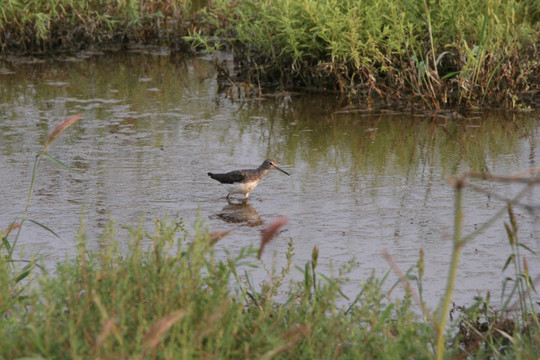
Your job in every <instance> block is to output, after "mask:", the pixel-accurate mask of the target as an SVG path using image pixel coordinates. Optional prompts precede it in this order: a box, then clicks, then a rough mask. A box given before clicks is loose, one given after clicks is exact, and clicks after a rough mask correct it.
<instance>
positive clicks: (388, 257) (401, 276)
mask: <svg viewBox="0 0 540 360" xmlns="http://www.w3.org/2000/svg"><path fill="white" fill-rule="evenodd" d="M383 257H384V258H385V259H386V261H387V262H388V263H389V264H390V267H392V270H394V273H395V274H396V275H397V276H398V277H399V279H400V281H401V283H402V284H403V287H405V288H406V289H407V291H408V292H409V293H410V294H411V296H412V298H413V300H414V301H415V302H416V304H417V305H418V307H420V309H421V310H422V313H423V314H424V315H425V316H426V317H427V318H428V319H429V321H430V322H431V324H432V325H433V326H435V327H437V323H436V322H435V319H434V318H433V315H432V314H431V311H429V309H428V308H426V306H425V304H424V303H423V302H422V300H420V296H419V295H418V293H417V292H416V291H414V289H413V288H412V286H411V283H410V282H409V280H408V279H407V277H406V276H405V274H404V273H403V271H401V269H400V268H399V266H398V264H396V262H395V261H394V259H393V258H392V255H390V253H388V251H387V250H383Z"/></svg>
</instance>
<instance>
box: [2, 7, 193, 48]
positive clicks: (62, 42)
mask: <svg viewBox="0 0 540 360" xmlns="http://www.w3.org/2000/svg"><path fill="white" fill-rule="evenodd" d="M199 2H200V1H194V3H195V4H198V3H199ZM191 13H192V1H191V0H89V1H88V0H84V1H83V0H25V1H23V0H4V1H1V2H0V44H1V48H0V50H1V51H17V52H23V53H24V52H30V53H35V52H41V53H48V52H53V51H59V50H70V51H73V50H84V49H86V48H88V47H90V46H92V45H97V46H103V45H111V44H116V45H122V44H136V43H149V44H157V45H166V46H170V47H172V48H177V47H182V46H185V43H184V42H183V41H182V40H181V36H183V35H185V34H186V31H187V30H186V27H185V22H186V21H187V20H188V19H189V18H190V17H191Z"/></svg>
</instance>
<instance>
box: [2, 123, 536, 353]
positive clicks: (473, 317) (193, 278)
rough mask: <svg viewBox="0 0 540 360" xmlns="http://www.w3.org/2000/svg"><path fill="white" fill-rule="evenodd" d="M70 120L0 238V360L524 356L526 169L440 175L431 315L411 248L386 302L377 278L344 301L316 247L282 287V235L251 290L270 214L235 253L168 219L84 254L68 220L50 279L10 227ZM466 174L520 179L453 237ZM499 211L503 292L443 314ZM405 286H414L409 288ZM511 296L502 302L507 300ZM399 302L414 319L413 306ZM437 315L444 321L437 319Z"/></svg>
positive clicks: (531, 335) (528, 298) (532, 330)
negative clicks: (67, 249) (446, 207)
mask: <svg viewBox="0 0 540 360" xmlns="http://www.w3.org/2000/svg"><path fill="white" fill-rule="evenodd" d="M81 116H82V115H81V114H79V115H75V116H72V117H70V118H68V119H66V120H64V121H62V122H61V123H59V124H58V125H57V126H56V127H55V128H54V129H53V131H52V132H51V133H50V134H49V136H48V137H47V140H46V142H45V145H44V147H43V150H42V152H41V153H39V154H38V155H36V158H35V163H34V164H35V165H34V170H33V172H32V179H31V185H30V190H29V195H28V198H27V206H26V208H25V211H24V213H23V215H22V217H21V221H20V222H19V223H13V224H11V225H10V226H9V227H8V228H7V229H6V230H4V231H3V232H2V234H1V237H2V239H1V242H0V287H1V288H2V291H0V315H1V316H0V339H2V341H1V342H0V358H2V359H4V358H5V359H16V358H32V359H46V358H54V359H86V358H103V359H124V358H126V359H127V358H130V359H131V358H133V359H138V358H141V359H142V358H159V359H177V358H182V359H184V358H194V359H199V358H222V359H239V358H241V359H244V358H260V359H272V358H283V359H314V358H316V359H336V358H340V359H341V358H343V359H371V358H383V359H401V358H414V359H423V358H426V359H427V358H436V359H438V360H442V359H443V358H469V359H486V358H497V359H507V358H508V359H513V358H523V359H529V358H530V359H536V358H537V356H538V355H537V354H538V352H539V350H540V341H539V339H540V321H539V316H538V314H537V312H536V310H535V309H536V303H535V300H534V293H535V285H534V283H535V282H534V281H533V280H532V278H531V275H530V274H529V271H528V265H527V261H526V259H525V257H523V256H522V252H523V251H527V252H532V251H531V250H530V249H529V248H528V247H527V246H525V245H524V244H522V243H521V242H520V241H519V236H518V224H517V221H516V217H515V215H514V213H513V210H512V206H511V205H510V204H516V205H523V204H521V201H522V200H523V198H524V197H525V196H526V195H527V194H530V191H532V187H533V186H534V185H535V184H536V183H537V179H538V176H539V175H540V168H538V169H532V170H531V171H528V172H524V173H519V174H514V175H511V176H508V177H504V176H495V175H491V174H484V173H481V174H477V173H466V174H462V175H460V176H458V177H456V178H454V179H453V181H452V182H453V186H454V187H455V190H456V202H455V210H456V211H455V229H454V247H453V251H452V254H451V257H452V261H451V265H450V269H449V276H448V279H447V280H448V283H447V287H446V294H445V295H444V296H443V298H442V299H441V302H440V305H439V309H438V310H437V311H435V312H433V313H432V312H431V311H430V310H429V309H427V308H426V307H425V306H424V304H423V303H422V301H421V296H422V291H421V289H422V277H423V269H424V265H423V256H422V253H420V256H419V260H418V264H417V266H416V271H408V272H407V273H406V274H402V273H401V270H400V269H399V268H397V266H396V264H395V263H394V262H393V261H392V259H391V257H390V256H389V255H387V258H388V259H389V263H390V264H391V265H392V267H393V268H394V271H395V272H396V273H397V274H398V275H400V277H401V280H402V282H403V284H405V285H406V289H407V290H406V293H405V295H404V296H402V297H398V298H396V299H394V300H390V299H389V298H388V297H387V296H386V295H387V294H386V293H384V292H383V291H382V285H383V283H384V279H377V278H375V277H373V276H372V277H370V278H369V279H365V281H363V283H362V287H361V289H360V290H359V292H358V294H357V295H356V296H355V298H354V299H348V298H345V295H343V291H342V287H343V286H344V285H345V284H346V282H347V274H348V273H349V271H350V270H351V268H352V264H353V263H352V262H351V263H350V264H348V265H346V266H344V267H343V268H341V269H339V271H338V273H337V275H336V276H331V277H328V276H324V275H321V274H320V273H318V272H317V264H318V257H319V253H318V249H317V247H315V248H314V249H313V252H312V256H311V260H310V261H309V262H308V263H306V264H305V266H304V267H301V268H298V269H299V270H300V271H301V272H302V275H303V276H302V277H301V280H291V281H290V283H289V287H288V290H284V288H285V285H284V281H285V279H286V278H287V275H288V274H290V272H291V269H292V261H293V253H294V247H293V242H292V240H291V241H290V242H289V247H288V251H287V254H286V258H287V264H286V265H285V267H284V268H283V269H281V271H279V272H272V273H269V274H268V279H267V280H266V281H265V282H263V283H261V284H258V285H254V284H253V281H252V280H251V279H250V277H249V274H248V273H247V272H246V271H245V269H246V267H248V266H253V265H257V264H258V260H256V259H259V258H260V255H261V253H262V251H263V250H264V246H265V244H267V243H268V242H269V241H271V240H272V237H274V236H275V235H276V234H277V233H278V231H279V229H280V228H281V227H283V226H285V225H286V223H287V220H286V219H284V218H278V219H276V220H275V221H273V222H271V223H270V224H269V225H268V227H267V228H266V229H265V230H263V231H262V235H261V245H260V247H259V249H258V251H256V250H255V249H253V248H248V249H243V250H242V251H239V252H238V253H236V254H229V255H228V257H227V258H221V259H217V258H216V257H215V256H214V245H215V244H216V243H217V242H218V241H220V239H221V238H223V237H224V236H227V235H228V234H229V232H230V231H225V232H214V233H208V231H207V230H206V229H205V228H204V226H203V224H201V223H197V224H196V225H195V231H194V233H193V234H190V233H189V232H187V231H186V230H185V227H184V224H183V222H182V221H180V220H179V221H169V220H168V219H164V220H162V221H160V220H157V219H156V221H155V225H154V229H153V231H149V230H147V229H145V228H143V227H142V226H141V225H139V226H135V227H123V228H124V229H126V230H128V232H127V233H128V234H129V238H128V239H126V238H122V239H116V235H115V234H116V228H117V225H115V224H114V223H113V222H110V223H108V224H107V226H106V227H105V229H104V231H103V234H102V236H101V239H100V242H99V250H95V251H92V250H90V249H89V248H88V243H89V240H88V238H87V235H86V231H85V225H84V222H82V224H81V226H80V228H79V230H78V232H77V234H76V240H77V241H76V243H77V250H78V251H77V256H75V257H74V258H73V259H66V260H65V261H64V262H61V263H59V264H58V266H57V268H56V269H55V271H54V273H50V272H49V271H47V270H46V269H45V268H44V267H42V266H40V264H39V262H38V261H36V260H35V259H33V260H30V261H29V260H25V261H21V260H17V259H16V256H15V249H16V248H17V242H18V240H19V238H20V234H21V232H20V230H21V228H22V227H23V226H26V225H25V223H27V222H28V221H30V220H29V219H28V217H27V216H28V209H29V204H30V200H31V198H32V192H33V186H34V183H35V179H36V177H37V174H38V169H39V165H40V162H41V160H42V159H44V160H50V161H52V162H54V163H56V164H57V165H60V166H62V167H65V168H67V169H69V168H68V167H67V166H66V165H64V164H63V163H61V162H60V161H58V160H57V159H55V158H53V157H51V156H49V155H47V149H48V148H49V146H50V145H51V144H52V143H53V142H54V141H55V140H56V139H57V138H58V137H59V136H60V135H61V134H62V133H63V132H64V131H65V130H66V129H68V128H69V127H71V126H72V125H73V124H75V123H76V122H77V121H78V120H79V118H81ZM474 178H482V179H486V180H492V181H502V182H510V181H515V182H521V183H525V187H524V189H523V190H522V191H521V192H520V193H519V194H518V195H516V196H515V197H514V198H513V199H509V200H508V203H509V205H508V206H507V207H504V208H502V209H501V210H499V211H498V212H497V213H496V214H494V215H493V217H492V218H491V219H489V220H488V221H486V222H485V223H484V224H480V225H479V226H478V228H477V229H476V230H474V231H473V233H471V234H462V229H461V228H462V226H461V218H462V208H461V198H462V197H463V191H464V189H465V188H467V187H472V186H473V185H470V184H469V182H470V181H471V179H474ZM529 208H530V207H529ZM505 212H508V215H509V222H508V223H506V224H505V227H506V231H507V234H508V238H509V244H510V254H509V257H508V260H507V261H506V264H505V266H504V268H503V270H504V269H506V268H507V267H509V268H511V267H513V268H514V276H513V277H512V276H507V278H506V282H507V286H506V288H508V289H510V294H509V295H505V294H503V296H505V297H506V301H505V303H504V304H503V307H502V309H500V311H495V310H493V309H492V308H491V307H490V305H489V297H488V298H487V299H482V298H480V299H478V301H477V303H476V304H474V305H473V306H471V307H470V308H456V307H454V308H452V309H451V308H450V303H451V296H452V292H453V287H454V283H455V273H456V271H457V268H458V266H459V254H460V252H461V249H462V248H463V247H464V246H466V245H467V244H468V243H469V242H470V241H471V240H473V239H474V238H475V237H476V236H477V235H478V234H479V233H480V232H481V231H482V230H483V229H485V228H486V227H488V226H490V225H491V224H492V223H493V222H494V221H495V220H496V219H499V218H500V216H501V215H502V214H504V213H505ZM33 223H34V224H37V225H41V226H42V227H44V228H45V229H48V228H47V227H45V226H44V225H43V224H40V223H38V222H36V221H33ZM48 230H49V231H50V229H48ZM92 243H95V241H92ZM120 244H122V245H126V244H127V245H128V246H127V249H123V250H120ZM256 253H257V256H256V257H255V254H256ZM21 264H22V265H21ZM272 268H273V267H272ZM412 281H416V283H417V285H418V286H417V289H418V290H414V289H413V288H412V287H411V282H412ZM514 294H515V295H517V298H518V305H517V306H515V307H513V306H510V305H509V302H510V301H511V300H512V299H514V298H515V297H514ZM278 295H279V301H278V300H277V299H278ZM411 299H414V300H415V302H416V304H417V305H418V307H419V308H420V309H421V313H420V314H418V313H415V312H414V311H413V308H412V302H411ZM344 304H345V305H344ZM449 313H451V314H454V316H457V319H456V320H455V322H453V323H452V324H451V327H448V326H447V318H448V315H449Z"/></svg>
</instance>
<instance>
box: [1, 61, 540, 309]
mask: <svg viewBox="0 0 540 360" xmlns="http://www.w3.org/2000/svg"><path fill="white" fill-rule="evenodd" d="M1 70H2V71H0V133H1V137H2V141H1V144H0V181H1V183H2V186H1V187H0V227H1V228H2V229H3V228H6V227H7V225H8V224H9V223H10V222H11V221H13V220H16V219H20V216H21V215H22V212H23V210H24V206H25V201H26V196H27V193H28V188H29V185H30V176H31V171H32V166H33V160H34V156H35V154H36V153H38V152H40V151H41V149H42V147H43V144H44V142H45V138H46V135H47V134H48V133H49V132H50V131H51V130H52V129H53V128H54V126H55V125H56V124H57V123H58V122H60V121H61V120H63V119H65V118H67V117H69V116H71V115H74V114H77V113H83V114H84V115H83V117H82V118H81V120H79V122H78V123H77V124H76V125H74V126H73V127H72V128H70V129H68V130H67V131H66V133H65V134H63V135H62V137H61V138H60V139H59V140H58V141H57V142H56V143H54V144H53V146H51V148H50V150H49V154H50V155H52V156H54V157H56V158H58V159H59V160H61V161H62V162H64V163H66V164H67V165H69V166H70V167H73V168H75V169H77V170H79V172H80V173H79V174H74V173H70V172H67V171H66V170H65V169H62V168H60V167H58V166H55V165H53V164H50V163H43V166H42V167H41V168H40V172H39V176H38V180H37V183H36V187H35V193H34V197H33V198H32V203H31V210H30V214H29V217H30V218H31V219H34V220H37V221H39V222H41V223H43V224H45V225H47V226H48V227H50V228H51V229H53V230H54V231H55V232H56V233H57V234H58V235H59V236H60V238H56V237H55V236H53V235H52V234H51V233H49V232H47V231H45V230H44V229H42V228H40V227H38V226H35V225H32V224H30V223H27V224H26V226H25V228H24V229H23V232H22V238H21V242H20V245H24V248H25V252H26V254H34V253H40V254H43V255H46V262H47V264H49V266H51V267H53V264H54V263H55V262H56V261H60V260H62V259H64V258H65V256H69V255H72V254H73V253H74V251H75V237H74V232H75V231H76V230H77V228H78V226H79V223H80V217H81V216H82V214H83V209H85V210H84V218H85V219H86V223H87V225H86V230H87V232H88V234H89V242H90V246H93V247H94V248H96V249H97V248H98V247H99V244H100V235H101V232H102V230H103V227H104V225H105V224H106V222H107V220H108V219H109V218H112V219H114V220H115V221H116V222H118V223H120V224H125V225H135V224H136V223H137V222H138V221H139V220H140V219H141V218H142V217H143V215H144V219H145V220H144V221H143V222H144V223H145V224H146V225H147V226H148V228H149V230H150V229H151V226H152V222H153V219H154V218H156V217H157V218H164V217H165V216H169V218H171V219H182V220H183V221H184V223H185V224H187V227H188V228H189V229H192V228H193V224H194V223H195V221H196V219H197V217H200V218H202V219H203V220H204V221H205V224H206V225H207V226H208V227H209V229H210V230H225V229H229V228H231V227H234V228H235V230H234V232H233V233H232V234H231V235H229V236H228V237H226V238H224V239H222V240H221V241H220V242H219V243H218V244H217V245H216V252H217V254H218V256H222V257H224V256H226V255H225V253H226V251H227V252H229V253H231V254H235V253H237V252H239V251H240V249H241V248H242V247H246V246H248V245H250V244H251V245H254V246H256V245H257V244H258V241H259V236H260V235H259V233H260V230H261V229H262V228H263V227H264V226H265V225H266V224H268V223H269V222H270V221H271V220H272V219H274V218H275V217H277V216H279V215H285V216H287V218H288V219H289V220H290V223H289V224H288V225H287V226H286V227H285V229H284V231H283V232H282V233H281V234H280V235H279V237H278V238H276V239H275V240H274V241H273V242H272V243H270V245H269V246H268V247H267V249H266V250H265V253H264V256H263V261H265V263H266V264H268V266H271V264H272V261H273V259H274V254H276V259H277V260H276V261H277V265H278V266H279V265H280V264H283V263H285V258H284V253H285V251H286V248H287V242H288V240H289V239H290V238H292V239H294V246H295V254H296V255H295V258H294V259H295V260H294V263H295V264H297V265H300V266H303V264H304V263H305V262H306V261H308V260H309V259H310V258H311V252H312V249H313V247H314V246H318V247H319V253H320V259H319V264H320V271H321V272H323V273H325V274H329V273H330V272H331V269H334V272H337V269H338V268H339V267H340V266H342V265H344V264H346V263H347V262H348V261H349V260H350V259H351V258H353V257H354V258H355V264H356V266H355V267H354V269H353V270H352V272H351V273H350V275H349V277H350V278H351V282H350V283H349V285H348V286H347V288H346V289H345V292H346V293H347V294H349V295H352V296H354V295H355V293H357V292H358V291H359V290H360V287H361V281H362V280H363V279H366V278H367V277H368V276H369V275H370V274H371V272H372V271H373V270H375V271H376V274H377V275H379V276H383V275H384V273H385V272H386V271H387V270H388V269H389V265H388V263H387V262H386V260H384V259H383V258H382V256H381V254H382V252H383V250H384V249H386V250H388V251H389V252H390V254H391V255H392V256H393V258H394V259H395V261H396V262H397V263H398V264H399V266H400V267H401V268H402V269H403V270H406V269H407V268H409V267H410V266H413V265H414V264H416V262H417V260H418V254H419V250H420V249H423V250H424V254H425V280H424V291H425V294H424V295H425V298H426V299H427V301H428V303H429V304H430V305H431V306H434V305H435V304H436V302H437V300H438V299H439V297H440V295H441V294H442V291H443V289H444V286H445V281H446V274H447V271H448V263H449V260H450V252H451V248H452V241H451V238H452V233H453V221H454V220H453V215H454V191H453V188H452V187H451V186H450V185H449V183H448V178H449V176H451V175H454V174H457V173H459V172H462V171H469V170H472V171H488V172H493V173H497V174H510V173H513V172H517V171H521V170H525V169H528V168H531V167H535V166H537V163H536V153H537V151H538V143H537V137H538V120H539V119H540V115H539V113H538V112H525V113H509V112H504V111H492V112H490V113H487V114H486V113H477V114H469V116H468V117H461V116H459V115H458V114H451V113H447V114H443V116H437V117H435V116H427V115H426V114H417V113H412V112H410V111H386V110H372V111H367V110H366V109H362V108H355V107H351V106H349V105H348V104H347V102H346V101H345V100H344V99H340V98H338V97H336V96H322V95H313V94H308V95H305V94H304V95H300V94H294V93H277V94H272V95H268V96H265V97H263V98H244V97H242V98H239V97H238V96H237V95H234V96H233V95H232V93H230V92H229V93H224V92H219V91H218V84H217V82H216V74H215V72H214V70H213V66H212V63H211V61H209V59H204V58H182V57H179V56H175V55H169V54H167V53H166V52H161V53H160V52H155V53H128V54H122V55H119V54H108V55H100V56H92V57H90V58H85V59H78V58H66V59H63V60H59V59H55V60H54V61H53V60H50V61H44V62H43V61H29V62H28V61H27V62H26V63H20V62H7V63H4V64H3V65H2V68H1ZM265 158H274V159H276V160H277V161H278V163H279V164H280V166H281V167H282V168H283V169H285V170H286V171H288V172H290V173H291V176H290V177H288V176H285V175H284V174H282V173H280V172H277V171H274V172H270V173H269V174H268V175H267V177H266V178H265V179H264V180H263V182H261V184H260V185H259V186H258V187H257V188H256V189H255V191H254V192H253V193H252V194H251V196H250V198H249V201H248V202H247V203H245V204H241V203H238V201H235V202H234V203H233V204H229V203H228V202H227V201H226V199H225V195H226V191H225V189H223V188H222V187H221V186H219V184H218V183H217V182H215V181H214V180H212V179H210V178H209V177H208V176H207V175H206V173H207V172H208V171H212V172H222V171H229V170H233V169H239V168H253V167H256V166H258V165H260V163H262V161H263V160H264V159H265ZM475 183H476V184H479V185H482V186H483V187H484V189H486V190H487V191H488V192H489V193H490V194H491V195H490V194H485V193H479V192H475V191H471V190H467V191H466V193H465V204H464V205H465V208H464V211H465V216H464V224H465V233H469V232H470V231H472V230H474V229H475V228H477V227H478V226H480V225H481V224H482V223H483V222H484V221H486V220H487V219H488V218H489V217H490V216H492V215H493V214H494V213H495V212H496V211H497V210H498V209H499V208H500V207H501V206H504V202H502V201H500V200H498V199H497V196H495V195H498V196H502V197H506V198H509V197H511V196H513V194H516V193H517V192H518V191H519V190H520V189H521V187H520V186H517V185H515V184H504V183H487V182H481V181H476V182H475ZM537 193H538V192H537V191H531V192H530V193H529V194H528V195H527V197H526V199H525V200H524V202H526V203H530V204H539V203H540V201H539V200H540V199H539V196H538V194H537ZM494 194H495V195H494ZM516 213H517V219H518V224H519V226H520V229H519V235H520V238H521V241H523V242H524V243H526V244H527V245H528V246H529V247H530V248H532V249H534V250H540V246H539V241H538V236H539V235H538V226H537V224H538V214H537V213H536V212H527V211H526V210H524V209H523V208H520V207H517V208H516ZM504 221H507V217H504V218H503V219H501V220H498V221H497V222H495V224H494V225H493V226H492V227H491V228H490V229H488V230H487V231H485V232H484V233H482V234H481V235H480V236H478V237H477V238H476V239H475V240H474V241H473V242H471V243H470V244H468V245H467V246H466V247H465V248H464V249H463V256H462V258H461V266H460V271H459V274H458V275H459V279H458V284H457V288H456V292H455V298H454V301H455V302H457V303H460V304H470V303H471V301H472V298H473V297H474V296H475V295H476V294H477V291H478V292H479V293H481V294H485V293H486V291H491V294H492V298H493V299H494V302H497V301H498V296H500V291H501V284H502V281H503V279H504V276H514V274H513V273H512V272H509V271H506V272H505V273H502V268H503V266H504V263H505V261H506V259H507V258H508V256H509V254H510V250H509V245H508V240H507V236H506V232H505V230H504V225H503V222H504ZM119 237H120V236H119ZM527 257H528V261H529V267H530V269H531V275H532V276H533V277H534V276H537V275H538V274H540V265H539V258H538V257H537V256H534V255H530V254H527ZM294 271H295V276H299V273H298V272H296V270H294ZM252 275H253V276H254V277H255V279H256V280H262V279H265V278H266V275H265V271H264V270H263V269H255V270H252ZM395 279H396V276H395V275H393V274H392V275H391V276H390V280H389V284H390V283H391V282H393V281H395Z"/></svg>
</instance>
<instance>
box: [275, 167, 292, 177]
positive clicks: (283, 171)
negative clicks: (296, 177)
mask: <svg viewBox="0 0 540 360" xmlns="http://www.w3.org/2000/svg"><path fill="white" fill-rule="evenodd" d="M274 167H275V168H276V169H278V170H279V171H281V172H282V173H284V174H286V175H289V176H291V174H289V173H288V172H286V171H285V170H283V169H280V168H278V167H277V166H274Z"/></svg>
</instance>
